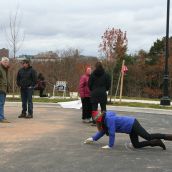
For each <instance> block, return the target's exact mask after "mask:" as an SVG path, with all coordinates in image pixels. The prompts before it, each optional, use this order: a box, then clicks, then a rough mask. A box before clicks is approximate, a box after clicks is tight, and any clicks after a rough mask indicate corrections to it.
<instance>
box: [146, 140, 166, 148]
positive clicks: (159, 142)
mask: <svg viewBox="0 0 172 172" xmlns="http://www.w3.org/2000/svg"><path fill="white" fill-rule="evenodd" d="M149 142H150V146H152V147H154V146H160V147H161V148H163V149H164V150H166V147H165V145H164V143H163V142H162V141H161V140H160V139H154V140H150V141H149Z"/></svg>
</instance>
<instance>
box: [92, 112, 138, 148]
mask: <svg viewBox="0 0 172 172" xmlns="http://www.w3.org/2000/svg"><path fill="white" fill-rule="evenodd" d="M134 120H135V118H134V117H129V116H117V115H116V113H115V112H112V111H107V112H106V116H105V119H104V122H105V125H106V126H107V128H108V133H109V147H112V146H113V145H114V143H115V133H126V134H129V133H131V130H132V127H133V123H134ZM104 134H105V131H104V130H101V131H98V132H97V133H96V134H95V135H94V136H93V137H92V138H93V140H94V141H97V140H98V139H100V138H101V137H102V136H104Z"/></svg>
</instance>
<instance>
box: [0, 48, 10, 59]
mask: <svg viewBox="0 0 172 172" xmlns="http://www.w3.org/2000/svg"><path fill="white" fill-rule="evenodd" d="M2 57H8V58H9V50H8V49H6V48H2V49H0V58H2Z"/></svg>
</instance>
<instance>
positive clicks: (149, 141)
mask: <svg viewBox="0 0 172 172" xmlns="http://www.w3.org/2000/svg"><path fill="white" fill-rule="evenodd" d="M93 118H94V120H95V121H96V124H97V128H98V130H99V131H98V132H97V133H96V134H95V135H93V136H92V137H90V138H88V139H86V140H85V142H84V143H92V142H94V141H97V140H99V139H100V138H101V137H102V136H104V135H105V134H106V135H108V136H109V144H108V145H106V146H103V147H102V148H105V149H109V148H112V147H113V146H114V143H115V133H126V134H129V136H130V140H131V143H132V145H133V147H134V148H142V147H146V146H151V147H154V146H160V147H162V148H163V149H164V150H165V149H166V147H165V145H164V143H163V142H162V141H161V140H160V139H164V140H172V135H171V134H160V133H156V134H149V133H148V132H147V131H146V130H145V129H144V128H143V127H142V126H141V124H140V123H139V122H138V120H137V119H136V118H134V117H129V116H117V115H116V113H115V112H112V111H107V112H102V113H100V114H99V113H98V111H97V113H96V114H95V115H94V116H93ZM139 136H140V137H142V138H144V139H145V140H146V141H141V142H139Z"/></svg>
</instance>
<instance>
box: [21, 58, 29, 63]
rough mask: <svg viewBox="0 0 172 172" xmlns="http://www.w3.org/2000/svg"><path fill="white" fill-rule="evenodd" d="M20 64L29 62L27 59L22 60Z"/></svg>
mask: <svg viewBox="0 0 172 172" xmlns="http://www.w3.org/2000/svg"><path fill="white" fill-rule="evenodd" d="M22 63H26V64H30V60H29V59H24V60H22Z"/></svg>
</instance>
